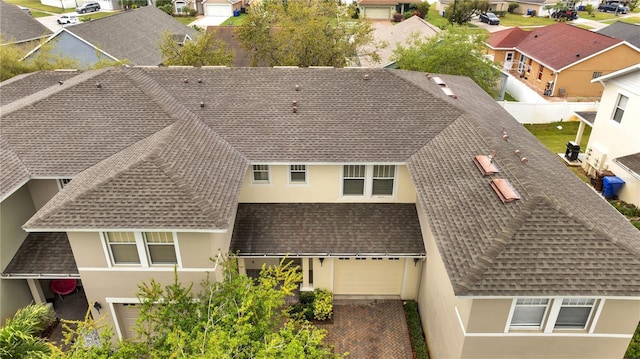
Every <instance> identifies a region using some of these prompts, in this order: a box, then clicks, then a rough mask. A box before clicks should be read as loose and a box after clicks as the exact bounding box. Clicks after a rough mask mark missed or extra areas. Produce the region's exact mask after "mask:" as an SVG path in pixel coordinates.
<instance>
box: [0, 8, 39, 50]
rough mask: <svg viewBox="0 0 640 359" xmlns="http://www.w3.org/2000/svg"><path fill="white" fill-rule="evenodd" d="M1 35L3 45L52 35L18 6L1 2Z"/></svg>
mask: <svg viewBox="0 0 640 359" xmlns="http://www.w3.org/2000/svg"><path fill="white" fill-rule="evenodd" d="M0 34H2V43H3V44H8V43H13V42H16V43H21V42H26V41H31V40H37V39H40V38H43V37H46V36H49V35H51V30H49V29H47V28H46V27H45V26H44V25H42V24H41V23H40V22H39V21H38V20H36V19H34V18H33V17H32V16H31V15H29V14H27V12H26V11H24V10H22V9H20V8H19V7H17V6H16V5H13V4H9V3H6V2H4V1H1V0H0Z"/></svg>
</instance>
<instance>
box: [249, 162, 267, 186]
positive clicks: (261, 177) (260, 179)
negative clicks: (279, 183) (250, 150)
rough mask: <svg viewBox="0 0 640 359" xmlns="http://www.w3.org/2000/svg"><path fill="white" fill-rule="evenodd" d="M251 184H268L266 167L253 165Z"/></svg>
mask: <svg viewBox="0 0 640 359" xmlns="http://www.w3.org/2000/svg"><path fill="white" fill-rule="evenodd" d="M253 183H269V166H268V165H253Z"/></svg>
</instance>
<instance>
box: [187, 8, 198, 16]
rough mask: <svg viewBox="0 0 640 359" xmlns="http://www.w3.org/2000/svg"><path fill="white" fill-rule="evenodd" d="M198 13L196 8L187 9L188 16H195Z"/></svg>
mask: <svg viewBox="0 0 640 359" xmlns="http://www.w3.org/2000/svg"><path fill="white" fill-rule="evenodd" d="M196 15H198V10H196V9H189V16H196Z"/></svg>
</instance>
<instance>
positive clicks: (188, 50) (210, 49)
mask: <svg viewBox="0 0 640 359" xmlns="http://www.w3.org/2000/svg"><path fill="white" fill-rule="evenodd" d="M160 51H161V52H162V58H163V64H164V65H166V66H175V65H182V66H231V65H232V64H233V57H234V54H233V51H231V49H230V48H229V44H227V43H226V42H225V41H223V40H219V39H216V37H215V32H207V33H205V34H202V35H201V36H199V37H197V38H196V39H192V40H188V41H185V42H178V41H176V39H175V38H174V37H173V36H172V35H171V34H170V33H165V34H164V35H163V37H162V41H161V42H160Z"/></svg>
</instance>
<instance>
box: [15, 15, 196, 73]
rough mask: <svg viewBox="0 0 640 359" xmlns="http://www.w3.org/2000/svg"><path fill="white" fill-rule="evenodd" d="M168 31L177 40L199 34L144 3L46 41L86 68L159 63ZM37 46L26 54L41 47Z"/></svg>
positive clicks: (185, 39) (58, 34)
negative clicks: (104, 64) (101, 64)
mask: <svg viewBox="0 0 640 359" xmlns="http://www.w3.org/2000/svg"><path fill="white" fill-rule="evenodd" d="M165 33H169V34H171V35H172V36H173V37H174V39H175V40H176V41H178V42H185V41H190V40H192V39H194V38H196V37H197V36H198V35H199V33H198V31H196V30H194V29H192V28H190V27H188V26H186V25H184V24H182V23H181V22H179V21H178V20H176V19H174V18H173V17H172V16H170V15H167V14H166V13H165V12H163V11H162V10H160V9H158V8H156V7H155V6H145V7H141V8H138V9H133V10H128V11H124V12H121V13H119V14H115V15H112V16H107V17H103V18H100V19H96V20H92V21H89V22H85V23H81V24H78V25H72V26H65V27H63V28H61V29H60V30H58V31H57V32H56V33H55V34H53V35H52V36H51V37H50V38H49V39H48V40H47V41H46V44H47V45H48V46H50V47H51V48H52V50H51V51H52V52H53V53H59V54H60V55H64V56H66V57H69V58H71V59H73V60H76V61H77V62H78V64H79V68H82V69H86V68H89V67H91V66H93V65H95V64H96V63H99V62H101V61H116V62H121V63H123V64H126V65H140V66H157V65H161V64H162V61H163V58H162V52H161V51H160V43H161V41H162V39H163V36H164V35H165ZM39 48H40V47H38V48H36V49H34V50H33V51H32V52H31V53H30V54H29V55H27V57H29V56H31V55H32V54H34V53H36V52H37V51H39Z"/></svg>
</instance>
